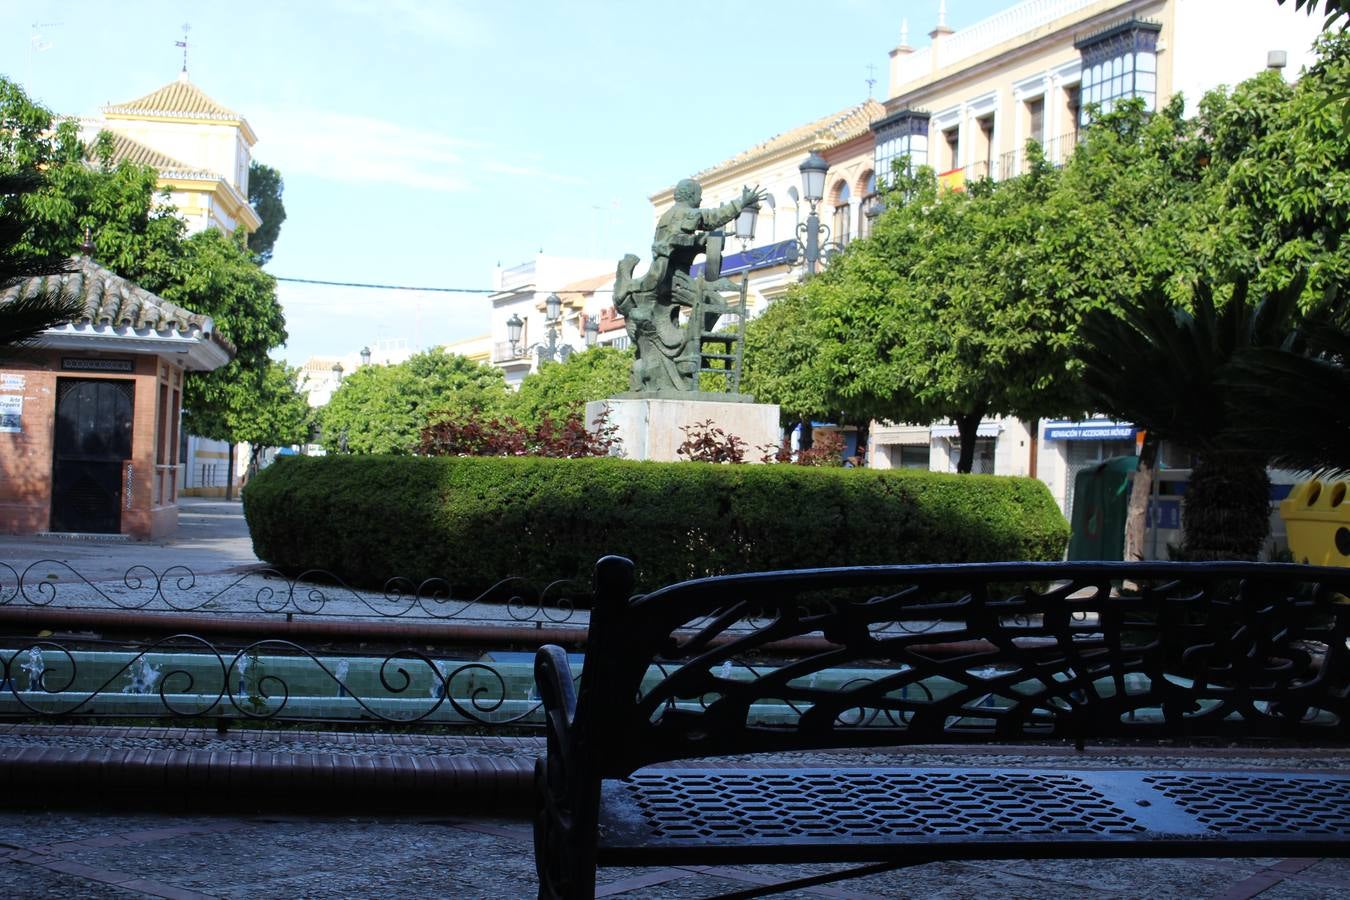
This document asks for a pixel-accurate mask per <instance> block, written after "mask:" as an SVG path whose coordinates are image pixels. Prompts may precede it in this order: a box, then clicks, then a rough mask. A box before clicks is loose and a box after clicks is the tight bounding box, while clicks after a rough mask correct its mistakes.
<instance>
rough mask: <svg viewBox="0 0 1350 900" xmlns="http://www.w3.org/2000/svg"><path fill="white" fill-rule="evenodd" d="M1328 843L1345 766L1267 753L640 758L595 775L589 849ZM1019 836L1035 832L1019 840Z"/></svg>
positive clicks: (712, 855)
mask: <svg viewBox="0 0 1350 900" xmlns="http://www.w3.org/2000/svg"><path fill="white" fill-rule="evenodd" d="M1217 838H1222V840H1223V841H1224V844H1225V848H1224V851H1223V852H1224V853H1225V854H1240V855H1246V856H1274V855H1282V856H1325V855H1333V856H1334V855H1342V854H1344V853H1345V852H1346V850H1347V848H1350V776H1339V775H1315V774H1294V773H1284V772H1279V771H1272V770H1269V769H1249V770H1244V771H1228V770H1225V771H1203V770H1194V769H1180V770H1170V771H1159V770H1147V769H1138V770H1119V769H1116V770H1104V769H1076V770H1049V769H969V768H932V769H927V768H866V769H861V768H843V769H838V768H806V769H783V768H773V769H769V768H760V769H708V768H692V767H689V768H686V767H680V768H666V769H644V770H642V771H640V772H638V773H636V774H634V775H632V776H630V777H628V778H626V779H622V780H606V781H605V782H604V783H603V784H602V786H601V794H600V820H599V842H598V847H597V857H598V860H599V861H600V863H601V864H602V865H611V866H633V865H677V864H687V865H713V864H720V863H727V862H742V863H752V862H753V863H781V862H797V863H806V862H840V861H846V862H865V861H873V860H876V861H881V860H900V859H906V858H908V859H910V860H911V861H912V862H914V863H923V862H931V861H936V860H942V859H955V858H963V859H966V858H975V857H979V858H991V859H992V858H1020V857H1025V856H1028V855H1034V856H1064V857H1075V856H1091V857H1163V856H1174V855H1180V856H1194V855H1196V853H1195V851H1196V847H1195V844H1196V843H1197V842H1203V841H1206V840H1213V839H1217ZM1028 845H1035V846H1034V851H1032V852H1029V850H1030V849H1031V848H1029V846H1028Z"/></svg>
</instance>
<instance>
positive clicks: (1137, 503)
mask: <svg viewBox="0 0 1350 900" xmlns="http://www.w3.org/2000/svg"><path fill="white" fill-rule="evenodd" d="M1157 463H1158V439H1157V437H1155V436H1154V434H1153V432H1151V431H1149V432H1145V433H1144V444H1143V446H1142V447H1140V448H1139V468H1138V469H1136V470H1135V473H1134V484H1133V486H1132V487H1131V488H1130V501H1129V505H1128V506H1127V507H1126V508H1125V561H1126V562H1135V561H1136V560H1141V559H1143V558H1144V536H1145V534H1146V532H1147V530H1148V528H1147V526H1148V498H1149V496H1150V495H1151V494H1152V493H1153V477H1154V473H1155V470H1156V469H1157Z"/></svg>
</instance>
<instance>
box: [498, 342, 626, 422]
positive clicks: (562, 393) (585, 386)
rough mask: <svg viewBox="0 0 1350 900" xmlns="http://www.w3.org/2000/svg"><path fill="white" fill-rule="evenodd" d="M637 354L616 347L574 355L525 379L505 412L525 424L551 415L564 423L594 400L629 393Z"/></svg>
mask: <svg viewBox="0 0 1350 900" xmlns="http://www.w3.org/2000/svg"><path fill="white" fill-rule="evenodd" d="M632 368H633V354H632V352H631V351H627V350H615V349H614V348H612V347H592V348H591V349H589V350H586V351H585V352H582V353H573V354H572V355H571V356H570V357H568V359H567V361H566V362H561V363H557V362H549V363H544V364H543V365H542V366H540V368H539V370H538V371H536V372H531V373H530V374H529V375H526V376H525V379H524V380H523V381H521V383H520V389H519V390H518V391H517V392H516V393H515V394H513V395H511V396H510V400H509V402H508V403H507V404H506V407H505V411H506V413H507V414H508V415H510V416H512V417H514V418H516V419H517V420H519V421H520V422H521V423H522V424H524V425H528V426H536V425H538V424H539V423H540V421H541V420H542V418H543V417H544V416H545V415H547V416H548V417H549V418H551V419H553V420H554V421H555V422H561V421H564V420H565V419H567V418H568V416H571V415H573V414H575V413H584V412H585V409H586V404H587V403H588V402H590V401H591V400H603V399H604V398H605V397H612V396H614V395H615V394H619V393H622V392H623V391H626V390H628V375H629V372H630V371H632Z"/></svg>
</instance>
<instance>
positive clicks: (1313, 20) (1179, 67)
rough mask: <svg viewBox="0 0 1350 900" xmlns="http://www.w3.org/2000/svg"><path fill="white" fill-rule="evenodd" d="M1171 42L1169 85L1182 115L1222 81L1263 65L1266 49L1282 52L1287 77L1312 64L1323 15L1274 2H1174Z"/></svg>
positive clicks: (1230, 80)
mask: <svg viewBox="0 0 1350 900" xmlns="http://www.w3.org/2000/svg"><path fill="white" fill-rule="evenodd" d="M1174 2H1175V3H1176V4H1177V6H1176V25H1175V28H1176V32H1175V46H1173V47H1169V48H1167V51H1166V52H1168V53H1172V54H1174V58H1173V60H1172V65H1173V70H1172V87H1173V90H1174V91H1178V92H1180V93H1182V94H1183V95H1184V96H1185V98H1186V115H1188V116H1190V115H1194V114H1195V113H1196V111H1197V109H1198V104H1199V102H1200V98H1201V97H1203V96H1204V95H1205V93H1206V92H1207V91H1210V90H1212V89H1214V88H1215V87H1218V86H1219V85H1221V84H1224V85H1228V86H1229V87H1230V88H1231V87H1232V86H1233V85H1235V84H1237V83H1238V82H1241V81H1245V80H1246V79H1248V78H1250V77H1252V76H1253V75H1256V74H1257V73H1259V72H1260V71H1261V70H1263V69H1264V68H1265V67H1266V52H1267V51H1269V50H1283V51H1285V52H1286V53H1287V54H1288V57H1289V63H1288V66H1287V67H1286V68H1285V70H1284V77H1285V79H1286V80H1287V81H1293V80H1295V79H1297V78H1298V76H1299V73H1300V72H1301V71H1302V70H1303V69H1304V68H1305V67H1307V66H1309V65H1311V64H1312V62H1313V60H1314V56H1313V53H1312V43H1313V39H1314V38H1316V37H1317V35H1318V34H1320V33H1321V29H1322V16H1320V15H1314V16H1308V15H1306V14H1305V13H1303V12H1295V10H1294V8H1293V3H1292V2H1290V3H1286V4H1285V5H1283V6H1280V5H1278V4H1276V3H1275V2H1274V0H1174Z"/></svg>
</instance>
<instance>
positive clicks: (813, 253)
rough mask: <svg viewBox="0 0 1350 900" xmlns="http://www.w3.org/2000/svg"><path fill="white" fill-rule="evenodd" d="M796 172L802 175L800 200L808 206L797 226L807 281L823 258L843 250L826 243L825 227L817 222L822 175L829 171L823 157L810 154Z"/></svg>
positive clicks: (813, 153)
mask: <svg viewBox="0 0 1350 900" xmlns="http://www.w3.org/2000/svg"><path fill="white" fill-rule="evenodd" d="M797 168H798V171H800V172H801V173H802V196H803V197H805V198H806V202H807V203H809V204H811V211H810V212H809V213H807V215H806V221H805V222H803V223H802V224H800V225H798V226H797V232H798V233H799V234H801V235H802V237H803V238H804V240H803V241H801V243H802V244H803V245H804V246H803V248H802V249H803V251H804V252H803V256H805V258H806V274H807V276H808V277H809V276H811V275H814V274H816V268H817V267H818V266H819V265H820V261H821V258H822V255H823V254H824V255H826V256H828V255H829V254H833V253H838V252H839V251H840V250H843V249H844V248H843V245H842V244H840V243H839V242H838V241H832V240H830V228H829V226H828V225H826V224H825V223H823V222H821V221H820V211H819V206H820V201H821V200H823V199H824V198H825V173H826V172H828V171H829V169H830V164H829V163H827V162H826V161H825V157H823V156H821V155H820V154H819V153H816V152H815V151H812V153H811V155H810V156H808V157H806V161H805V162H803V163H802V164H801V165H800V166H798V167H797Z"/></svg>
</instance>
